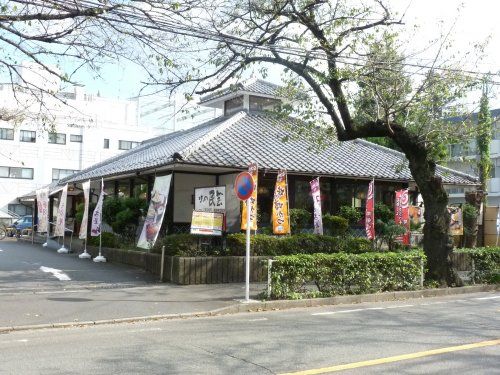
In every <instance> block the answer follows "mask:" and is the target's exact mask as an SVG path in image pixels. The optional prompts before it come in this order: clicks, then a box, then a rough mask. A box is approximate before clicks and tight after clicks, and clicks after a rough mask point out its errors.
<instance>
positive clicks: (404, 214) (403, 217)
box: [394, 189, 410, 245]
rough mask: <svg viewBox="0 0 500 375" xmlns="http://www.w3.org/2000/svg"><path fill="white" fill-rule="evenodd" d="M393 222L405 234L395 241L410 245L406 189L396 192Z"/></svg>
mask: <svg viewBox="0 0 500 375" xmlns="http://www.w3.org/2000/svg"><path fill="white" fill-rule="evenodd" d="M394 221H395V223H396V224H397V225H402V226H404V227H405V228H406V233H405V234H403V235H402V236H398V237H397V240H398V241H401V243H402V244H403V245H409V244H410V210H409V205H408V189H402V190H397V191H396V202H395V205H394Z"/></svg>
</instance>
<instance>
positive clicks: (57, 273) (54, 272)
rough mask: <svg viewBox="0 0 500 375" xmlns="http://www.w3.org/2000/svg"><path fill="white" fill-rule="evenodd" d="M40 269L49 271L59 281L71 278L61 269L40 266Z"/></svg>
mask: <svg viewBox="0 0 500 375" xmlns="http://www.w3.org/2000/svg"><path fill="white" fill-rule="evenodd" d="M40 271H42V272H47V273H51V274H52V275H53V276H54V277H55V278H57V279H59V280H61V281H70V280H71V278H70V277H69V276H68V275H66V274H65V273H64V272H63V271H61V270H58V269H56V268H50V267H45V266H41V267H40Z"/></svg>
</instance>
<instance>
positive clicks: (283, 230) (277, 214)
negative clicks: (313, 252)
mask: <svg viewBox="0 0 500 375" xmlns="http://www.w3.org/2000/svg"><path fill="white" fill-rule="evenodd" d="M272 221H273V233H274V234H289V233H290V217H289V216H288V187H287V179H286V171H284V170H280V171H278V177H277V178H276V186H275V188H274V198H273V211H272Z"/></svg>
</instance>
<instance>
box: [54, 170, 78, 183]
mask: <svg viewBox="0 0 500 375" xmlns="http://www.w3.org/2000/svg"><path fill="white" fill-rule="evenodd" d="M76 172H79V171H78V170H74V169H57V168H52V181H58V180H60V179H62V178H64V177H68V176H71V175H72V174H73V173H76Z"/></svg>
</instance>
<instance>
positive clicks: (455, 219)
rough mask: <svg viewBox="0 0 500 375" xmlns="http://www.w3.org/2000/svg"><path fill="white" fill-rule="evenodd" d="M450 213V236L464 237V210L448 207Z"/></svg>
mask: <svg viewBox="0 0 500 375" xmlns="http://www.w3.org/2000/svg"><path fill="white" fill-rule="evenodd" d="M448 212H449V213H450V234H451V235H452V236H462V235H463V234H464V221H463V217H462V209H461V208H460V207H448Z"/></svg>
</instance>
